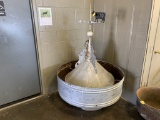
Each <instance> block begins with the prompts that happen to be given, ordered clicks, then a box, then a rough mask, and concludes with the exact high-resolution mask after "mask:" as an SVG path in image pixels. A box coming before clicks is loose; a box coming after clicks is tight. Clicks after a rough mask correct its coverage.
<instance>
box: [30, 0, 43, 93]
mask: <svg viewBox="0 0 160 120" xmlns="http://www.w3.org/2000/svg"><path fill="white" fill-rule="evenodd" d="M29 3H30V10H31V19H32V26H33V34H34V42H35V50H36V58H37V66H38V74H39V82H40V94H44V86H45V84H44V81H43V74H42V73H43V72H42V63H41V61H40V60H42V56H41V49H40V43H39V41H40V35H39V32H38V31H37V30H38V17H37V13H36V12H37V8H36V0H29Z"/></svg>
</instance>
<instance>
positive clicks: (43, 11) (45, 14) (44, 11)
mask: <svg viewBox="0 0 160 120" xmlns="http://www.w3.org/2000/svg"><path fill="white" fill-rule="evenodd" d="M38 12H39V24H40V26H43V25H52V11H51V8H42V7H39V8H38Z"/></svg>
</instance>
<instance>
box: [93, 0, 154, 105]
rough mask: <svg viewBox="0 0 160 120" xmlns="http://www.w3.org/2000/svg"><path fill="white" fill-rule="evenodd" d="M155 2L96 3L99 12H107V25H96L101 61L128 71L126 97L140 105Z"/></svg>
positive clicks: (112, 0)
mask: <svg viewBox="0 0 160 120" xmlns="http://www.w3.org/2000/svg"><path fill="white" fill-rule="evenodd" d="M151 5H152V0H94V9H95V11H104V12H106V15H107V17H106V22H105V23H104V24H96V25H94V38H93V42H94V49H95V51H96V56H97V58H98V59H102V60H105V61H107V62H109V63H113V64H115V65H118V66H120V67H121V68H122V69H123V70H124V72H125V77H126V78H125V82H124V87H123V97H124V98H126V99H127V100H129V101H131V102H133V103H135V102H136V90H137V89H138V88H139V86H140V77H141V70H142V64H143V57H144V53H145V48H146V46H145V45H146V40H147V31H148V26H149V20H150V12H151Z"/></svg>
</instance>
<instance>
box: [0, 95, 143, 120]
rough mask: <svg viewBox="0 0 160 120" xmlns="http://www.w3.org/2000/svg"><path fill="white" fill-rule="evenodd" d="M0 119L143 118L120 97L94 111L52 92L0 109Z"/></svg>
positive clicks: (110, 119)
mask: <svg viewBox="0 0 160 120" xmlns="http://www.w3.org/2000/svg"><path fill="white" fill-rule="evenodd" d="M0 120H143V118H142V117H141V116H140V115H139V113H138V111H137V107H136V106H134V105H133V104H131V103H129V102H127V101H125V100H124V99H122V98H121V99H120V100H119V101H118V102H117V103H116V104H114V105H112V106H110V107H107V108H104V109H101V110H98V111H94V112H87V111H83V110H81V109H79V108H76V107H73V106H70V105H69V104H67V103H65V102H64V101H63V100H62V99H61V98H60V97H59V95H58V93H57V92H56V93H54V94H52V95H51V96H42V97H39V98H36V99H34V100H31V101H28V102H25V103H22V104H19V105H16V106H12V107H9V108H6V109H2V110H0Z"/></svg>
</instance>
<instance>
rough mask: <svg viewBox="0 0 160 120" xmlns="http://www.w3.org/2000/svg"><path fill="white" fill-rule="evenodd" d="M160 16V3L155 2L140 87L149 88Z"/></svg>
mask: <svg viewBox="0 0 160 120" xmlns="http://www.w3.org/2000/svg"><path fill="white" fill-rule="evenodd" d="M159 15H160V1H159V0H153V1H152V9H151V17H150V23H149V29H148V37H147V42H146V51H145V56H144V61H143V68H142V75H141V83H140V87H146V86H148V78H149V73H150V68H151V62H152V56H153V54H154V45H155V40H156V34H157V28H158V20H159Z"/></svg>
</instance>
